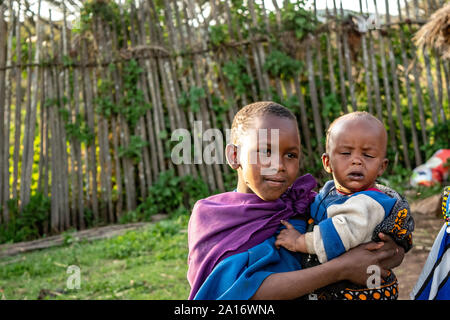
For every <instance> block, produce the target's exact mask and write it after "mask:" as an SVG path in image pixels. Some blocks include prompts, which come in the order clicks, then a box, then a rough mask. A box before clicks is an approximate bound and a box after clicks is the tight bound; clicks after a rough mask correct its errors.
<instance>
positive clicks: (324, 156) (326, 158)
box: [322, 153, 333, 173]
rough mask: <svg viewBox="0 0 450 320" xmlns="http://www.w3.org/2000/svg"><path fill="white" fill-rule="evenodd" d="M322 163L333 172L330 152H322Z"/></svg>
mask: <svg viewBox="0 0 450 320" xmlns="http://www.w3.org/2000/svg"><path fill="white" fill-rule="evenodd" d="M322 165H323V168H324V169H325V171H326V172H328V173H333V170H332V169H331V165H330V155H329V154H328V153H324V154H322Z"/></svg>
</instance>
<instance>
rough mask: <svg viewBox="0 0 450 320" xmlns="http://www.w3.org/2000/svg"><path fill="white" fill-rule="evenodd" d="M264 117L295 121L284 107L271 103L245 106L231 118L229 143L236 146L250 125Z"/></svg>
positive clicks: (262, 102)
mask: <svg viewBox="0 0 450 320" xmlns="http://www.w3.org/2000/svg"><path fill="white" fill-rule="evenodd" d="M265 115H274V116H277V117H280V118H288V119H292V120H294V121H297V118H296V117H295V115H294V114H293V113H292V112H291V111H290V110H289V109H288V108H286V107H283V106H282V105H280V104H278V103H276V102H273V101H258V102H254V103H251V104H248V105H246V106H245V107H243V108H242V109H241V110H239V111H238V112H237V113H236V115H235V116H234V118H233V123H232V125H231V142H232V143H233V144H238V142H239V138H240V136H241V135H242V134H244V133H245V132H246V131H247V130H248V129H249V128H250V127H251V125H252V122H253V121H254V120H255V119H256V118H257V117H261V116H265Z"/></svg>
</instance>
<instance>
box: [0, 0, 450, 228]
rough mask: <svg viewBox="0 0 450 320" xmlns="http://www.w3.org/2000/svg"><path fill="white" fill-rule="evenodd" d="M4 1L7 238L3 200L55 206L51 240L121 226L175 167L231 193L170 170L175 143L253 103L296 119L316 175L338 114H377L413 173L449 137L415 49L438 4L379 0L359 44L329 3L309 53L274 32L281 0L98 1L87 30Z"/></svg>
mask: <svg viewBox="0 0 450 320" xmlns="http://www.w3.org/2000/svg"><path fill="white" fill-rule="evenodd" d="M13 2H14V1H5V2H4V3H3V4H2V5H0V119H1V121H0V150H1V152H0V208H1V215H0V222H1V224H3V225H7V224H8V223H9V221H10V220H11V214H12V213H11V212H10V211H11V208H10V205H8V203H11V199H17V200H18V205H19V212H20V209H21V208H24V206H26V205H27V203H29V202H30V199H31V197H32V195H33V194H34V193H36V192H41V193H43V194H44V195H46V196H48V197H50V199H51V216H50V217H49V224H48V226H47V227H46V230H44V232H45V233H57V232H61V231H63V230H66V229H68V228H70V227H75V228H79V229H83V228H85V227H86V224H87V223H88V221H90V220H94V221H96V222H97V223H99V222H103V223H107V222H116V221H118V219H119V218H120V217H121V216H123V214H125V213H126V212H127V211H130V210H134V209H136V207H137V205H138V204H139V203H140V202H141V201H142V200H143V199H145V198H146V197H147V196H148V189H149V187H150V186H152V184H153V183H154V182H155V181H156V180H157V179H158V176H159V174H160V173H161V172H163V171H165V170H169V169H173V170H175V172H176V174H177V175H179V176H184V175H192V176H193V177H199V178H201V179H202V180H203V181H205V182H206V183H207V184H208V186H209V188H210V191H211V192H213V191H225V190H227V188H229V186H228V185H227V184H226V181H227V176H228V175H229V174H230V169H229V168H228V166H227V165H226V164H224V161H222V163H213V164H206V163H205V161H194V162H193V163H192V164H180V165H175V164H174V163H173V162H172V161H171V158H170V152H171V148H172V147H173V145H174V142H171V141H170V137H171V133H172V132H173V131H174V130H176V129H178V128H185V129H187V130H189V131H190V132H194V129H195V124H196V123H197V124H198V123H199V122H198V121H201V124H202V130H203V132H205V131H206V130H208V129H211V128H219V129H221V130H222V132H223V136H224V137H225V130H226V129H229V128H230V126H231V122H232V119H233V115H234V114H235V112H236V111H237V110H239V108H241V107H242V106H244V105H245V104H247V103H250V102H252V101H256V100H263V99H265V100H268V99H271V100H276V101H278V102H281V103H282V104H284V105H286V106H288V107H289V108H291V109H292V110H293V111H294V112H295V113H296V114H297V115H298V120H299V128H300V132H301V136H302V143H303V145H304V150H303V153H304V157H303V161H302V166H303V170H308V171H311V170H312V171H313V173H315V174H319V173H320V172H321V169H320V165H319V164H318V161H317V160H318V159H319V158H320V157H319V156H320V154H321V153H322V152H323V151H324V136H325V130H326V127H327V126H328V125H329V123H330V122H331V121H332V120H333V119H334V118H335V117H337V116H338V115H340V114H342V113H345V112H350V111H356V110H367V111H369V112H372V113H373V114H375V115H376V116H377V117H379V118H380V119H381V120H382V121H383V122H384V123H385V124H386V127H387V128H388V133H389V150H390V153H389V155H390V157H391V160H392V162H393V165H394V166H404V167H405V168H407V169H412V168H413V167H415V166H417V165H419V164H421V163H422V162H423V161H424V160H425V157H426V156H427V154H426V153H425V150H424V149H422V148H421V146H424V145H429V144H431V143H433V141H434V140H435V139H436V136H435V134H434V133H433V132H434V131H433V130H434V129H433V128H438V127H444V128H445V126H448V122H446V121H447V119H448V118H449V117H450V111H449V104H448V100H449V92H450V76H449V66H448V62H447V61H444V60H442V59H441V58H440V57H439V54H438V53H437V52H432V51H429V50H428V49H425V50H423V51H420V52H419V51H418V50H416V48H415V47H414V46H413V44H412V43H411V36H412V34H413V33H414V31H415V30H416V29H417V26H418V25H420V24H422V23H424V22H425V21H426V17H427V16H429V14H431V13H432V12H433V10H435V9H436V6H435V2H436V1H427V2H426V4H427V6H426V9H425V11H426V12H425V14H423V13H421V12H419V10H416V9H417V8H418V6H417V4H415V5H416V7H412V6H411V1H409V2H407V1H404V2H402V1H401V0H398V1H397V7H396V9H397V10H398V12H399V15H398V16H395V17H394V16H392V15H390V11H389V10H390V9H392V8H390V6H392V1H387V0H385V7H386V10H387V11H386V14H384V15H381V14H379V13H378V9H377V4H378V3H379V2H380V1H376V0H374V1H373V4H374V6H375V9H376V18H377V21H378V22H380V25H379V26H377V28H373V29H369V30H366V31H365V32H362V31H361V30H359V29H358V28H357V26H356V24H355V23H354V21H355V20H354V19H353V20H352V19H351V18H349V17H348V15H347V14H344V10H343V9H342V5H341V4H340V3H336V1H335V0H333V6H332V7H330V8H327V9H326V11H325V12H319V11H318V10H317V9H316V6H315V3H314V7H313V8H314V15H315V16H317V17H319V16H324V17H325V21H324V23H323V25H322V26H321V27H320V28H318V29H317V30H318V31H317V32H314V33H309V34H308V35H307V36H306V37H305V38H304V39H303V40H299V39H297V38H295V37H290V38H289V37H288V35H289V33H288V32H287V31H289V30H287V31H286V30H285V29H284V28H285V24H286V21H285V19H286V15H285V13H286V10H288V6H289V5H288V2H287V1H285V2H284V4H283V6H281V5H279V2H277V1H275V0H274V1H272V4H273V7H274V9H273V10H274V11H273V12H272V13H270V12H269V11H268V10H267V8H266V6H267V4H268V1H266V2H262V3H261V1H255V0H248V1H246V2H245V6H244V7H242V8H238V7H236V6H237V5H236V4H234V3H232V2H230V1H217V0H214V1H210V2H209V3H207V4H204V5H203V7H201V6H200V5H199V3H197V2H196V1H195V0H185V1H167V0H165V1H163V2H164V6H163V7H158V6H157V5H156V3H155V2H154V1H151V0H139V1H137V0H136V1H132V2H130V5H124V4H122V3H119V4H116V3H115V2H112V1H110V2H108V1H98V2H96V5H97V7H95V8H97V9H98V11H95V10H94V9H95V8H94V9H93V10H94V11H92V12H94V13H96V14H94V15H92V16H91V18H90V22H89V23H90V24H89V28H87V29H82V30H81V29H76V28H73V23H72V24H71V22H69V21H68V14H67V12H66V9H65V8H64V9H63V10H62V12H63V13H64V18H63V19H62V20H61V21H53V20H52V12H49V14H48V19H47V18H46V19H44V18H43V17H42V16H43V15H44V13H43V10H44V9H43V6H41V2H42V3H43V1H39V9H38V12H36V13H35V15H33V16H30V14H29V11H27V10H28V9H26V8H24V6H21V1H18V2H16V3H17V4H16V5H14V4H13ZM94 3H95V2H94ZM442 4H443V1H441V2H440V5H442ZM102 6H103V7H102ZM206 6H208V8H209V11H210V14H209V16H207V17H204V16H203V14H205V12H206V11H205V8H206ZM102 10H103V11H102ZM105 10H109V11H105ZM365 11H366V8H365V6H363V2H362V1H359V12H358V11H356V12H354V13H353V15H359V17H364V18H367V14H365V13H364V12H365ZM102 12H103V13H105V12H107V13H114V14H115V15H113V16H108V15H106V14H102ZM25 13H27V14H25ZM108 18H109V19H110V20H108ZM274 21H275V22H274ZM291 31H292V30H291ZM294 31H295V30H294ZM214 32H217V34H214ZM291 34H292V33H291ZM214 35H216V36H219V40H217V38H214ZM220 37H222V38H220ZM284 37H287V38H286V39H285V38H284ZM274 39H275V41H273V40H274ZM305 39H306V40H305ZM288 45H289V46H291V47H293V48H294V49H295V50H294V51H293V52H292V51H291V52H288V51H289V50H287V51H286V50H285V52H284V53H283V54H284V57H287V58H286V59H290V60H289V61H297V62H298V61H300V62H301V63H303V67H301V68H300V69H298V72H293V73H289V74H283V72H285V71H286V70H285V71H283V72H281V73H279V74H275V73H274V70H272V69H270V68H268V67H267V63H268V62H267V61H268V60H270V59H272V58H273V57H274V56H275V54H277V53H279V52H280V51H281V52H283V48H286V46H288ZM286 61H287V60H286ZM279 62H280V63H282V62H283V61H279ZM288 71H289V72H292V71H293V70H288ZM447 130H448V127H447ZM447 132H448V131H447ZM433 134H434V135H433ZM214 143H215V146H216V147H218V148H219V147H222V148H223V147H224V146H223V145H222V144H221V143H219V141H215V142H214ZM206 144H207V142H204V144H203V145H198V144H197V145H195V144H193V147H194V151H197V152H198V153H197V154H202V151H203V147H204V146H205V145H206ZM193 160H202V159H193Z"/></svg>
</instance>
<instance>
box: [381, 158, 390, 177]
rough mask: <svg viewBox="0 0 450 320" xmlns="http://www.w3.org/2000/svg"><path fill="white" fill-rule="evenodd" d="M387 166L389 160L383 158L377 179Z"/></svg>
mask: <svg viewBox="0 0 450 320" xmlns="http://www.w3.org/2000/svg"><path fill="white" fill-rule="evenodd" d="M388 164H389V159H387V158H384V159H383V161H382V162H381V165H380V170H379V171H378V177H380V176H381V175H382V174H383V173H384V171H385V170H386V168H387V166H388Z"/></svg>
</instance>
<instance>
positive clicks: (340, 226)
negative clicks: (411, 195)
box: [275, 112, 414, 299]
mask: <svg viewBox="0 0 450 320" xmlns="http://www.w3.org/2000/svg"><path fill="white" fill-rule="evenodd" d="M386 145H387V133H386V130H385V128H384V126H383V124H382V123H381V121H379V120H378V119H377V118H375V117H374V116H372V115H371V114H369V113H367V112H354V113H349V114H346V115H344V116H342V117H339V118H338V119H336V120H335V121H334V122H333V123H332V124H331V126H330V128H329V130H328V132H327V140H326V153H325V154H323V155H322V163H323V166H324V168H325V170H326V171H327V172H328V173H331V174H332V176H333V180H332V181H328V182H327V183H326V184H325V185H324V187H323V188H322V190H321V191H320V193H319V195H318V196H317V197H316V199H315V201H314V203H313V204H312V205H311V216H312V218H313V219H314V222H315V224H316V225H315V226H314V228H313V230H312V231H311V232H307V233H305V234H300V233H299V232H298V231H297V230H295V229H294V228H293V227H292V226H291V225H290V224H289V223H288V222H285V221H283V222H282V223H283V224H284V225H285V226H287V229H284V230H282V231H281V233H280V234H279V235H278V238H277V241H276V242H275V245H276V246H277V247H279V246H283V247H285V248H287V249H288V250H291V251H295V252H304V253H310V254H315V255H317V258H318V260H319V262H320V263H324V262H326V261H328V260H330V259H332V258H335V257H337V256H339V255H341V254H342V253H344V252H345V251H347V250H349V249H350V248H353V247H355V246H357V245H359V244H361V243H364V242H368V241H370V240H371V239H372V238H374V239H376V237H377V234H378V233H379V232H380V231H384V232H386V233H388V234H390V235H392V236H393V237H394V239H395V240H396V241H398V243H399V244H401V245H402V246H403V247H404V249H405V251H407V250H409V249H410V248H411V245H412V241H411V232H412V230H413V228H414V225H413V220H412V218H411V216H410V215H409V214H408V211H409V207H408V204H407V202H406V201H405V200H403V199H401V197H400V196H399V195H398V194H396V193H395V192H394V191H393V190H390V189H388V188H386V187H383V186H380V185H377V184H376V179H377V178H378V177H379V176H381V175H382V174H383V172H384V171H385V169H386V166H387V163H388V160H387V159H386ZM385 192H386V193H387V194H386V193H385ZM393 209H394V210H393ZM391 212H394V214H393V215H391V214H390V213H391ZM374 231H375V232H374ZM383 286H384V287H385V289H384V290H381V292H382V293H385V295H386V296H383V295H381V294H380V290H375V291H369V290H367V291H366V292H363V291H362V290H361V289H362V288H361V287H357V288H354V290H343V291H340V294H341V295H339V294H337V293H336V292H335V293H334V295H333V296H331V298H336V299H339V298H348V299H355V298H358V297H359V296H361V297H360V298H362V299H363V298H366V299H370V298H377V299H382V298H389V299H392V298H396V297H397V295H398V290H397V282H396V278H395V276H394V275H393V274H391V275H390V276H389V278H388V279H384V283H383ZM347 287H348V286H347ZM388 287H389V289H387V288H388ZM347 289H348V288H347ZM328 298H330V297H329V296H328Z"/></svg>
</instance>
